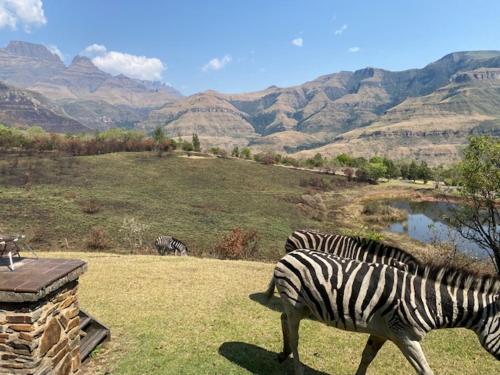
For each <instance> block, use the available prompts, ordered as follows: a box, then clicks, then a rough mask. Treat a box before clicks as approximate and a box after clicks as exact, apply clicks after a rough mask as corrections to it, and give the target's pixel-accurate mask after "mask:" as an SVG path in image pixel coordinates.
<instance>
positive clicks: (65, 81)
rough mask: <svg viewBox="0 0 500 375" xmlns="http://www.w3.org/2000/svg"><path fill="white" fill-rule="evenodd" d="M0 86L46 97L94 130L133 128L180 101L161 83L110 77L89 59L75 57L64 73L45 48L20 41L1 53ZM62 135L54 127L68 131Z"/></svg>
mask: <svg viewBox="0 0 500 375" xmlns="http://www.w3.org/2000/svg"><path fill="white" fill-rule="evenodd" d="M0 81H4V82H6V83H7V84H9V85H12V86H16V87H19V88H28V89H30V90H31V91H34V92H38V93H41V94H43V95H44V96H45V97H47V98H49V99H50V100H52V102H53V103H54V105H57V106H60V107H61V108H63V109H64V110H65V111H66V112H67V113H68V114H69V115H70V116H71V117H73V118H74V119H75V120H77V121H78V122H80V123H81V124H83V125H84V126H86V127H88V128H91V129H106V128H109V127H116V126H131V125H133V124H135V123H138V122H139V121H141V120H144V119H145V118H146V117H147V115H148V113H149V111H150V110H151V109H153V108H157V107H160V106H162V105H165V104H166V103H170V102H173V101H175V100H177V99H179V98H180V97H181V96H182V95H181V94H180V93H179V92H178V91H177V90H175V89H174V88H172V87H170V86H168V85H166V84H163V83H160V82H151V81H141V80H138V79H132V78H129V77H126V76H124V75H117V76H112V75H111V74H108V73H105V72H103V71H102V70H100V69H98V68H97V67H96V66H95V65H94V64H93V63H92V61H91V60H90V59H88V58H87V57H82V56H76V57H75V58H74V59H73V61H72V63H71V64H70V65H69V66H67V67H66V66H65V65H64V63H63V62H62V61H61V59H60V58H59V57H58V56H56V55H55V54H53V53H51V52H50V51H49V50H48V49H47V47H45V46H43V45H39V44H33V43H28V42H21V41H13V42H10V43H9V44H8V45H7V47H5V48H0ZM58 129H59V128H58V126H57V124H55V125H54V126H53V127H52V130H53V131H64V130H63V129H62V128H60V129H59V130H58Z"/></svg>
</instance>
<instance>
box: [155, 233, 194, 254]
mask: <svg viewBox="0 0 500 375" xmlns="http://www.w3.org/2000/svg"><path fill="white" fill-rule="evenodd" d="M155 247H156V250H157V251H158V253H159V254H160V255H165V253H166V252H174V254H175V255H177V254H179V255H187V247H186V245H185V244H184V243H183V242H182V241H179V240H178V239H176V238H174V237H171V236H159V237H158V238H157V239H156V240H155Z"/></svg>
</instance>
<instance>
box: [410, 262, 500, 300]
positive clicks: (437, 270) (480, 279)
mask: <svg viewBox="0 0 500 375" xmlns="http://www.w3.org/2000/svg"><path fill="white" fill-rule="evenodd" d="M415 273H416V275H417V276H420V277H422V278H425V279H426V280H428V281H438V282H440V283H442V284H444V285H446V286H451V287H462V288H465V289H469V290H472V291H477V292H480V293H481V292H484V293H491V294H499V293H500V277H498V276H495V275H479V274H477V273H474V272H471V271H467V270H464V269H462V268H457V267H443V266H435V265H432V264H427V265H424V266H422V267H417V268H416V270H415Z"/></svg>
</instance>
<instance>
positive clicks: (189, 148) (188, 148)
mask: <svg viewBox="0 0 500 375" xmlns="http://www.w3.org/2000/svg"><path fill="white" fill-rule="evenodd" d="M182 149H183V150H184V151H187V152H190V151H193V150H194V147H193V144H192V143H191V142H188V141H183V142H182Z"/></svg>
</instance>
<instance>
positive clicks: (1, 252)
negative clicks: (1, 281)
mask: <svg viewBox="0 0 500 375" xmlns="http://www.w3.org/2000/svg"><path fill="white" fill-rule="evenodd" d="M25 238H26V236H25V235H24V234H17V235H15V236H2V235H0V258H2V257H6V256H7V257H8V258H9V264H10V266H9V268H10V270H11V271H14V261H13V259H12V257H13V256H17V257H18V258H20V257H21V254H20V253H19V252H20V251H21V248H22V247H23V248H26V249H28V250H29V251H30V252H31V253H32V254H33V255H34V257H35V258H38V255H36V253H35V252H34V251H33V249H32V248H31V247H30V246H29V245H28V244H27V243H26V242H24V239H25Z"/></svg>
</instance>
